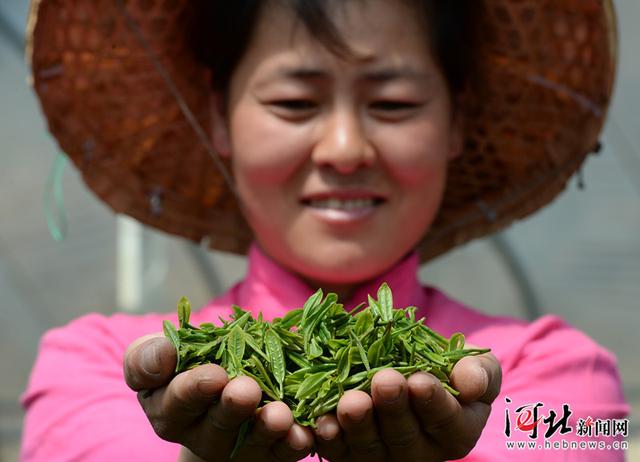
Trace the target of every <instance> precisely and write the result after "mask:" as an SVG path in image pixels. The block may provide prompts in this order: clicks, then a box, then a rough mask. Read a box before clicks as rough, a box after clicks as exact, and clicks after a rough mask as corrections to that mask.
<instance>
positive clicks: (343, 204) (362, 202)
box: [302, 196, 384, 224]
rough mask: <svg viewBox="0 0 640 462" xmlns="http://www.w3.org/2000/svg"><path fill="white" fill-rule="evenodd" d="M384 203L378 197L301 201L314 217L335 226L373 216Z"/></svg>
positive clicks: (328, 198)
mask: <svg viewBox="0 0 640 462" xmlns="http://www.w3.org/2000/svg"><path fill="white" fill-rule="evenodd" d="M383 203H384V199H382V198H380V197H373V196H369V197H352V198H345V197H328V196H325V197H322V198H319V197H318V198H311V199H305V200H303V201H302V204H303V205H304V206H305V207H307V208H308V209H309V210H310V211H311V212H312V213H313V214H314V215H315V216H317V217H319V218H320V219H322V220H324V221H327V222H330V223H336V224H349V223H354V222H359V221H362V220H364V219H366V218H369V217H370V216H371V215H373V214H374V213H375V212H376V210H377V209H378V207H379V206H380V205H382V204H383Z"/></svg>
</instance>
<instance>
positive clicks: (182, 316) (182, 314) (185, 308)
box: [178, 297, 191, 328]
mask: <svg viewBox="0 0 640 462" xmlns="http://www.w3.org/2000/svg"><path fill="white" fill-rule="evenodd" d="M190 317H191V302H189V299H188V298H187V297H182V298H181V299H180V301H178V322H179V323H180V327H181V328H182V327H187V326H188V325H189V318H190Z"/></svg>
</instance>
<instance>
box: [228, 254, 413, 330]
mask: <svg viewBox="0 0 640 462" xmlns="http://www.w3.org/2000/svg"><path fill="white" fill-rule="evenodd" d="M248 257H249V261H248V270H247V275H246V277H245V279H244V281H243V282H242V283H241V285H240V287H238V289H239V292H238V300H237V302H236V303H237V304H238V305H239V306H241V307H242V308H243V309H245V310H249V311H251V312H252V313H253V315H254V316H256V315H257V314H258V313H259V312H262V313H263V316H264V317H265V319H267V320H269V319H273V318H274V317H277V316H282V315H283V314H284V313H285V312H286V311H288V310H290V309H294V308H300V307H301V306H302V305H303V304H304V302H305V301H306V300H307V299H308V298H309V297H310V296H311V295H312V294H313V293H314V292H315V290H316V288H312V287H310V286H309V285H308V284H307V283H306V282H305V281H303V280H302V279H301V278H299V277H298V276H297V275H296V274H295V273H292V272H291V271H289V270H288V269H286V268H284V267H282V266H281V265H279V264H278V263H277V262H275V261H274V260H272V259H271V258H270V257H269V256H268V255H266V254H265V253H264V252H263V251H262V250H261V249H260V248H259V247H258V245H256V244H253V245H252V246H251V248H250V250H249V255H248ZM418 265H419V262H418V255H417V254H416V253H415V252H411V253H409V254H408V255H407V256H406V257H404V258H403V259H402V260H400V261H399V262H398V263H396V264H395V265H394V266H393V267H392V268H390V269H389V270H388V271H386V272H385V273H383V274H382V275H380V276H378V277H376V278H375V279H373V280H371V281H368V282H365V283H363V284H362V285H361V286H360V287H358V288H357V289H356V290H355V291H354V293H353V296H352V297H351V299H350V300H346V301H344V300H341V302H342V303H344V305H345V308H347V309H350V308H352V307H354V306H356V305H358V304H359V303H361V302H366V301H367V295H371V296H373V297H374V298H377V295H376V294H377V291H378V287H380V285H381V284H382V283H383V282H386V283H387V284H389V287H391V290H392V292H393V299H394V306H396V307H398V308H404V307H406V306H410V305H416V306H420V304H422V303H424V294H423V290H422V287H421V286H420V282H419V281H418Z"/></svg>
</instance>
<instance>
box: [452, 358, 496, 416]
mask: <svg viewBox="0 0 640 462" xmlns="http://www.w3.org/2000/svg"><path fill="white" fill-rule="evenodd" d="M451 384H452V385H453V387H454V388H455V389H456V390H458V391H459V392H460V396H459V397H458V399H459V400H460V401H463V402H466V403H470V402H472V401H481V402H483V403H486V404H491V403H492V402H493V400H494V399H496V397H497V396H498V394H499V393H500V386H501V384H502V368H501V367H500V363H499V362H498V359H497V358H496V357H495V356H494V355H493V354H491V353H485V354H482V355H478V356H467V357H465V358H462V359H461V360H460V361H458V362H457V363H456V365H455V366H454V368H453V371H452V373H451Z"/></svg>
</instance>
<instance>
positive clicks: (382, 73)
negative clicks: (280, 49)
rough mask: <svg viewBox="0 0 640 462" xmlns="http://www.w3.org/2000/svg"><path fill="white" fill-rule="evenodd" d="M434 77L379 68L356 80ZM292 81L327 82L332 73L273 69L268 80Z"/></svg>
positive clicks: (410, 69)
mask: <svg viewBox="0 0 640 462" xmlns="http://www.w3.org/2000/svg"><path fill="white" fill-rule="evenodd" d="M433 77H434V75H433V74H432V73H428V72H423V71H421V70H418V69H415V68H413V67H411V66H402V67H381V68H377V69H370V70H365V71H363V72H361V73H359V74H358V77H357V80H359V81H365V82H372V83H384V82H388V81H391V80H412V81H419V82H423V81H427V80H430V79H432V78H433ZM271 78H276V79H293V80H328V79H331V78H332V73H331V72H330V71H328V70H326V69H322V68H319V67H286V66H285V67H280V68H277V69H275V70H274V71H273V72H272V73H271V74H270V78H268V79H266V80H267V81H268V80H270V79H271Z"/></svg>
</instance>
